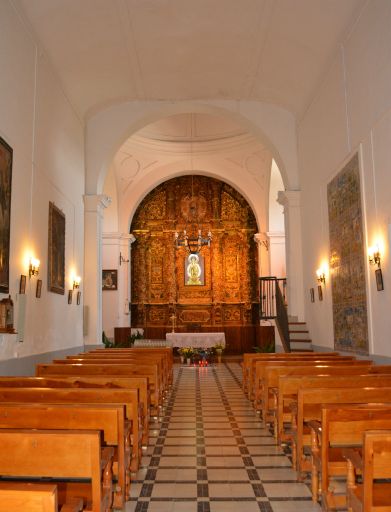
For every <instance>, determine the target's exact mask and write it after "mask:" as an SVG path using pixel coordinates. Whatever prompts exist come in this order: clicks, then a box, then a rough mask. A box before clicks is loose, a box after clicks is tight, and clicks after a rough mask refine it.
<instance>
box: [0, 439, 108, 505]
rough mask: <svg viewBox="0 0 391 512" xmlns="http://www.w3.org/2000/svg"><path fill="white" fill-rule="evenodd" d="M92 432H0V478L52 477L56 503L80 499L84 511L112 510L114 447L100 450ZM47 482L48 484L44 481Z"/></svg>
mask: <svg viewBox="0 0 391 512" xmlns="http://www.w3.org/2000/svg"><path fill="white" fill-rule="evenodd" d="M100 436H101V434H100V432H99V431H95V430H83V431H80V430H72V431H70V430H23V429H2V430H0V475H1V476H2V477H7V478H12V479H13V480H15V481H17V480H18V479H21V478H23V479H26V478H27V479H30V480H34V479H38V480H40V479H42V478H51V479H53V483H55V485H56V486H57V489H58V501H59V504H60V505H62V504H63V503H67V502H68V500H70V499H71V498H74V497H78V498H80V497H81V498H82V499H83V510H84V511H86V512H87V511H88V512H103V511H105V512H108V511H110V510H111V506H112V499H113V489H112V463H113V451H114V450H113V448H109V447H105V448H102V447H101V442H100ZM46 483H47V482H46Z"/></svg>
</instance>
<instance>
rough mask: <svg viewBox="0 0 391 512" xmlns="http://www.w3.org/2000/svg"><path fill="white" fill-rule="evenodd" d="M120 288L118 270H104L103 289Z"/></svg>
mask: <svg viewBox="0 0 391 512" xmlns="http://www.w3.org/2000/svg"><path fill="white" fill-rule="evenodd" d="M117 289H118V271H117V270H116V269H114V270H102V290H117Z"/></svg>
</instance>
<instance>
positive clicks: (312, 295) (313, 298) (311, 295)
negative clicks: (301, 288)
mask: <svg viewBox="0 0 391 512" xmlns="http://www.w3.org/2000/svg"><path fill="white" fill-rule="evenodd" d="M310 299H311V302H315V290H314V289H313V288H310Z"/></svg>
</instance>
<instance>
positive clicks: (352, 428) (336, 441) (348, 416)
mask: <svg viewBox="0 0 391 512" xmlns="http://www.w3.org/2000/svg"><path fill="white" fill-rule="evenodd" d="M310 427H311V430H312V431H311V457H312V460H311V464H312V469H311V487H312V499H313V501H317V499H318V491H319V481H320V478H319V476H320V475H321V488H320V496H321V498H322V503H323V506H324V508H325V509H326V510H330V509H335V508H346V494H341V493H336V492H334V488H333V486H332V485H331V477H332V476H334V477H335V476H337V477H338V478H341V477H345V478H346V477H347V464H346V459H345V458H344V457H343V454H342V452H343V449H344V448H349V447H352V446H355V447H360V446H361V443H362V439H363V434H364V432H365V431H366V430H374V429H391V404H384V405H383V404H382V405H377V404H376V405H371V404H368V405H363V406H352V405H335V404H331V405H325V406H324V407H322V418H321V421H320V422H317V421H312V422H310Z"/></svg>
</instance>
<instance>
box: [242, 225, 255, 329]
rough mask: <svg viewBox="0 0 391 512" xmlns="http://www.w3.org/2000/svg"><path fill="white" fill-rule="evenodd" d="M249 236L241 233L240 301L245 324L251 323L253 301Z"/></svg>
mask: <svg viewBox="0 0 391 512" xmlns="http://www.w3.org/2000/svg"><path fill="white" fill-rule="evenodd" d="M250 238H251V235H250V234H249V233H246V232H243V233H242V243H241V245H242V251H241V258H242V264H241V267H242V278H241V287H242V289H241V300H242V302H244V305H243V308H244V309H243V321H244V323H245V324H250V323H251V306H252V301H253V295H254V293H253V288H254V285H253V283H252V279H251V273H252V272H251V267H252V264H253V258H254V255H253V254H251V253H252V250H253V245H252V243H251V242H252V241H251V239H250Z"/></svg>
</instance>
